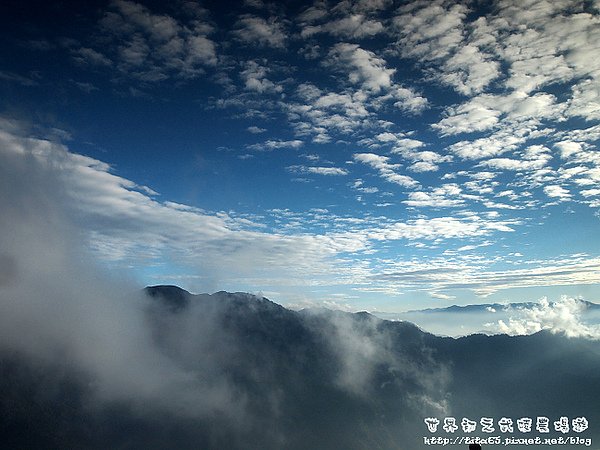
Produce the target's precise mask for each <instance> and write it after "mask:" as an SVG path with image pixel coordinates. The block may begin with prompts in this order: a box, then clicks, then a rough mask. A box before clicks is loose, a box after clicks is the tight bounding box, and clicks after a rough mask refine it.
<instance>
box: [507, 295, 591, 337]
mask: <svg viewBox="0 0 600 450" xmlns="http://www.w3.org/2000/svg"><path fill="white" fill-rule="evenodd" d="M586 309H587V305H586V303H585V302H583V301H582V300H579V299H575V298H570V297H567V296H562V297H561V298H560V300H558V301H556V302H549V301H548V299H547V298H546V297H544V298H541V299H540V300H539V302H538V304H537V305H535V306H534V307H532V308H519V309H517V308H510V309H508V312H509V313H510V314H511V317H510V318H509V319H508V321H504V320H499V321H498V323H497V328H498V330H499V331H500V332H502V333H507V334H511V335H524V334H533V333H537V332H539V331H542V330H549V331H551V332H553V333H562V334H565V335H566V336H568V337H583V338H588V339H596V340H598V339H600V326H599V325H590V324H587V323H585V320H584V319H583V317H582V316H583V314H584V312H585V310H586Z"/></svg>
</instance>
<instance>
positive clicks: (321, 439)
mask: <svg viewBox="0 0 600 450" xmlns="http://www.w3.org/2000/svg"><path fill="white" fill-rule="evenodd" d="M145 293H146V300H145V301H144V302H143V304H142V305H141V307H142V308H143V310H144V317H145V319H144V320H145V323H146V325H144V326H147V330H148V333H150V335H151V339H152V342H153V345H154V346H155V347H156V348H157V349H159V351H160V354H161V355H163V356H164V358H165V359H166V360H168V361H169V364H172V365H173V366H174V367H177V368H181V369H182V370H184V371H185V373H186V374H187V376H188V378H185V379H184V380H183V382H181V383H180V384H174V387H173V388H172V390H171V391H168V392H169V394H168V395H162V396H161V397H159V398H158V399H157V400H156V401H155V402H149V401H147V400H146V401H138V400H136V399H135V398H128V396H127V395H125V394H127V393H124V395H123V396H122V398H120V399H118V400H114V399H112V400H104V401H100V400H98V398H99V397H101V395H100V394H98V389H99V388H98V386H99V385H100V384H99V383H101V380H100V379H98V378H97V377H96V375H95V374H94V373H93V372H87V373H82V372H78V371H76V370H71V369H69V366H68V365H65V364H62V363H61V364H58V363H53V362H52V360H51V359H48V360H45V361H42V360H35V359H32V358H31V357H29V356H26V355H22V354H16V353H14V352H13V353H6V354H2V355H0V392H1V393H2V394H1V395H0V436H1V439H2V442H3V444H2V445H3V446H4V448H11V449H57V448H61V449H63V448H73V449H75V448H77V449H106V448H119V449H232V450H236V449H261V450H269V449H290V450H296V449H297V450H300V449H303V450H304V449H307V450H309V449H332V450H333V449H350V450H353V449H369V450H371V449H405V450H417V449H428V448H431V447H430V446H428V445H425V444H424V440H423V437H431V436H440V437H448V436H462V435H463V433H462V432H461V431H460V430H459V431H457V432H456V433H454V434H450V435H449V434H447V433H446V432H444V431H443V430H441V425H440V429H438V431H437V432H436V433H433V434H432V433H430V432H429V431H428V430H427V427H426V425H425V423H424V419H425V418H426V417H436V418H439V420H440V421H442V422H443V419H444V417H447V416H452V417H455V418H457V421H458V423H460V420H461V419H462V418H463V417H468V418H470V419H473V420H476V421H479V419H480V418H482V417H489V418H493V419H494V421H495V423H496V422H497V420H499V419H500V418H501V417H507V418H512V420H514V421H515V423H516V420H517V419H518V418H521V417H532V418H534V420H535V418H536V417H537V416H547V417H549V418H550V420H551V421H554V420H558V419H559V418H560V417H568V418H569V419H572V418H576V417H586V419H587V420H588V422H589V429H588V430H587V431H586V432H584V433H581V434H578V435H577V436H579V437H587V438H592V439H594V441H595V442H599V441H598V439H600V408H598V398H600V375H599V374H600V344H599V343H598V342H597V341H591V340H585V339H569V338H566V337H564V336H561V335H558V334H552V333H550V332H546V331H544V332H540V333H536V334H534V335H530V336H515V337H510V336H506V335H495V336H486V335H471V336H467V337H463V338H459V339H454V338H448V337H440V336H435V335H433V334H430V333H427V332H425V331H422V330H421V329H419V328H418V327H416V326H415V325H413V324H411V323H409V322H392V321H387V320H382V319H379V318H377V317H375V316H373V315H371V314H368V313H364V312H363V313H355V314H352V313H345V312H340V311H329V310H305V311H291V310H288V309H286V308H284V307H282V306H280V305H278V304H275V303H273V302H271V301H269V300H267V299H265V298H261V297H256V296H253V295H250V294H245V293H227V292H217V293H215V294H211V295H209V294H200V295H192V294H190V293H189V292H187V291H185V290H183V289H180V288H178V287H176V286H154V287H148V288H146V289H145ZM486 306H491V307H495V305H493V304H492V305H481V306H479V305H478V306H477V308H482V307H483V308H485V307H486ZM595 306H597V305H595ZM460 308H464V307H451V308H449V309H450V310H451V311H454V310H456V309H460ZM446 309H448V308H446ZM460 310H462V309H460ZM107 332H110V330H107ZM92 350H93V349H91V348H90V351H92ZM140 351H141V350H140ZM104 357H106V358H109V357H110V355H105V356H104ZM157 370H159V367H158V366H157ZM144 382H145V381H144V380H143V379H140V380H139V383H140V384H142V383H144ZM147 389H148V390H150V391H151V390H152V389H153V387H152V385H150V384H149V385H148V388H147ZM178 389H183V390H184V391H182V392H186V393H189V395H188V394H186V395H185V396H179V391H178ZM195 394H199V395H195ZM181 398H183V399H184V400H183V401H182V400H177V401H175V400H176V399H181ZM186 398H189V399H190V401H189V402H186V401H185V399H186ZM191 399H193V401H192V400H191ZM497 428H498V426H497V425H496V431H495V433H494V436H496V435H502V436H503V437H505V436H513V437H521V438H522V437H525V436H526V435H525V434H523V433H521V432H519V431H518V430H516V428H515V431H514V433H512V434H501V433H499V430H498V429H497ZM551 428H552V426H551ZM531 434H532V435H534V436H535V435H537V434H536V432H535V430H534V432H533V433H531ZM560 435H562V434H560ZM571 435H573V434H572V433H571ZM472 436H479V437H486V436H487V435H486V434H485V433H482V432H480V427H479V426H478V429H477V431H476V432H475V433H473V434H472ZM528 436H529V435H527V437H528ZM549 436H557V433H556V432H554V431H553V430H552V432H551V433H549ZM544 437H545V436H544ZM453 448H457V449H459V448H465V449H466V448H467V445H463V446H454V447H453ZM483 448H484V449H485V448H487V447H486V446H483ZM508 448H511V449H519V448H526V447H525V446H523V447H519V446H518V445H515V446H510V447H508ZM527 448H530V447H527ZM536 448H550V447H544V446H538V447H536ZM562 448H581V447H580V446H575V447H569V446H563V447H562Z"/></svg>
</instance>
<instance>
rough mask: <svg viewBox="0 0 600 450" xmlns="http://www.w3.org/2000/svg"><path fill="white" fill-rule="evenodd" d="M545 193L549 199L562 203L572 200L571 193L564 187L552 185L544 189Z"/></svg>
mask: <svg viewBox="0 0 600 450" xmlns="http://www.w3.org/2000/svg"><path fill="white" fill-rule="evenodd" d="M544 192H545V193H546V195H547V196H548V197H552V198H557V199H559V200H560V201H565V200H570V199H571V193H570V192H569V191H568V190H566V189H565V188H564V187H562V186H559V185H556V184H552V185H549V186H545V187H544Z"/></svg>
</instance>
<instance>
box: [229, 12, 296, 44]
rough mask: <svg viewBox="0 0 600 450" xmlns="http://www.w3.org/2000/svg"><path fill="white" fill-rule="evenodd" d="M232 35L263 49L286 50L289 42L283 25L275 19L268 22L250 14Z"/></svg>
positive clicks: (242, 17) (242, 19) (239, 21)
mask: <svg viewBox="0 0 600 450" xmlns="http://www.w3.org/2000/svg"><path fill="white" fill-rule="evenodd" d="M232 33H233V35H234V36H235V37H236V38H237V39H238V40H240V41H242V42H244V43H246V44H248V45H258V46H263V47H273V48H284V47H285V44H286V40H287V37H286V33H285V31H284V28H283V25H282V24H281V23H280V22H279V21H278V20H277V19H276V18H275V17H271V18H269V20H268V21H267V20H265V19H263V18H262V17H258V16H253V15H250V14H246V15H243V16H241V17H240V18H239V20H238V21H237V23H236V25H235V30H234V31H233V32H232Z"/></svg>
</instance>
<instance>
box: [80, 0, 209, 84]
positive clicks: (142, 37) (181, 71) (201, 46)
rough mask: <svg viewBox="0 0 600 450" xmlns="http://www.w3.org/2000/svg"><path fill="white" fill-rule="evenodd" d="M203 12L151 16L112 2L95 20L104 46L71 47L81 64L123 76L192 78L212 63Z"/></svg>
mask: <svg viewBox="0 0 600 450" xmlns="http://www.w3.org/2000/svg"><path fill="white" fill-rule="evenodd" d="M206 15H207V12H206V10H204V9H202V8H196V9H194V11H193V14H192V17H188V19H187V20H186V21H178V20H176V19H175V18H173V17H171V16H168V15H164V14H154V13H153V12H152V11H151V10H150V9H149V8H147V7H146V6H143V5H141V4H139V3H135V2H132V1H127V0H115V1H113V2H111V4H110V7H109V10H108V11H107V12H105V14H104V16H103V17H102V19H101V20H100V22H99V30H100V31H101V32H102V37H101V39H99V40H101V41H102V42H105V45H104V46H103V48H88V47H80V48H73V49H72V54H73V58H74V59H75V60H76V61H77V62H80V63H87V64H95V65H101V66H112V67H116V68H117V69H118V70H119V71H120V72H121V73H122V74H126V75H127V76H130V77H134V78H138V79H140V80H142V81H145V82H151V83H152V82H160V81H163V80H166V79H168V78H170V77H179V78H195V77H197V76H199V75H200V74H202V73H204V68H205V67H214V66H215V65H216V64H217V61H218V57H217V45H216V44H215V42H214V41H212V40H211V39H210V38H209V37H208V36H209V35H210V34H211V33H212V32H213V31H214V29H213V27H212V26H211V25H209V23H208V22H207V20H206V17H205V16H206Z"/></svg>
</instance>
